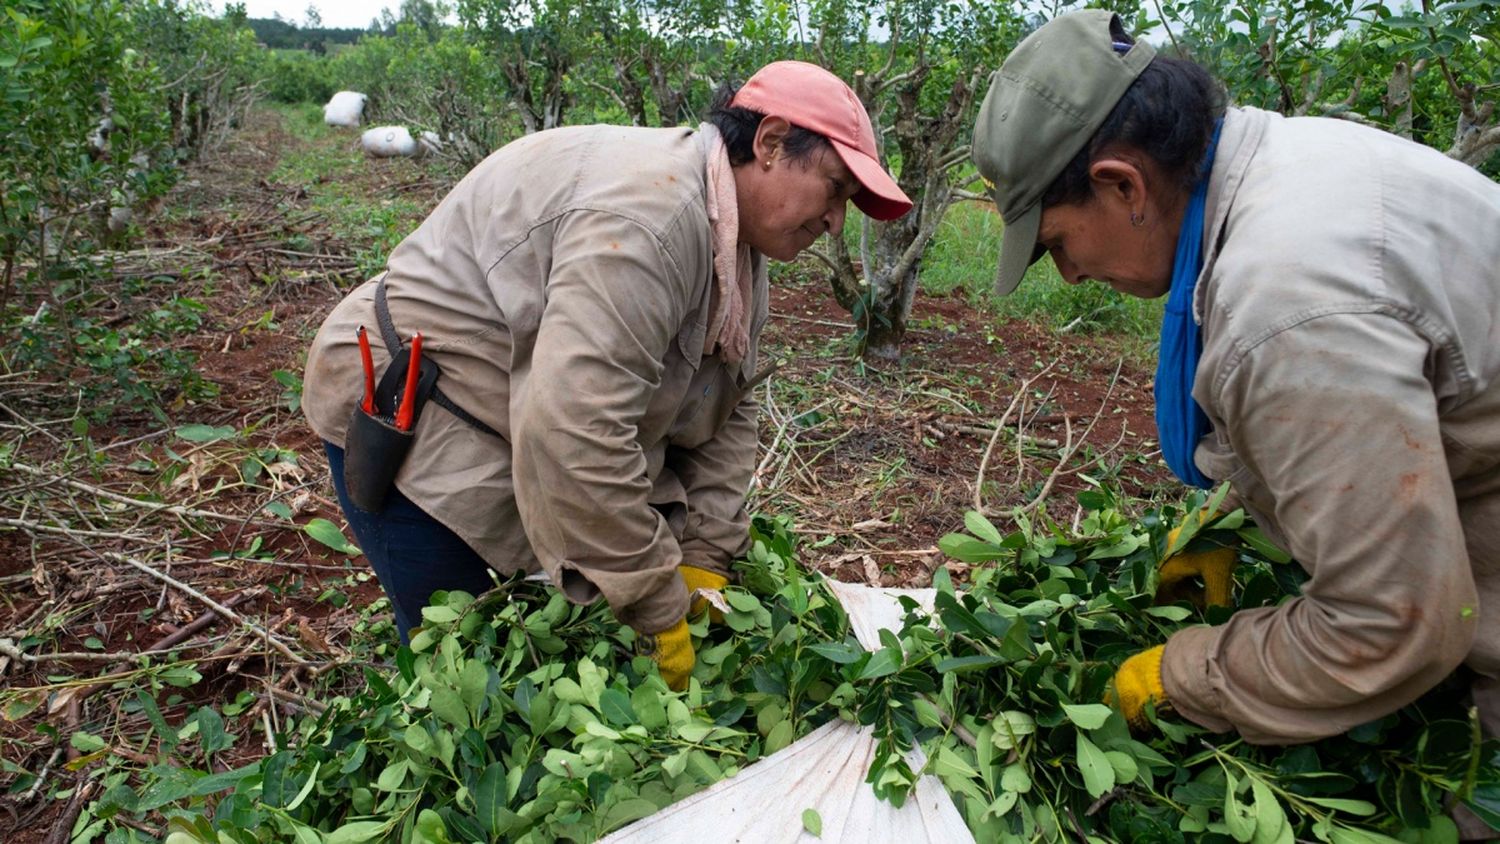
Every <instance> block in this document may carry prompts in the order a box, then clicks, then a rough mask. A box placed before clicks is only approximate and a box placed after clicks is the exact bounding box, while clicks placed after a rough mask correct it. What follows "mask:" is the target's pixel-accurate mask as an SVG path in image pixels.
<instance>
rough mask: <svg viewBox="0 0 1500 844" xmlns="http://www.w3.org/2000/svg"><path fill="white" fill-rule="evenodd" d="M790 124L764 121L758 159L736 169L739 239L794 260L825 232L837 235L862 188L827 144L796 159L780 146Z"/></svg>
mask: <svg viewBox="0 0 1500 844" xmlns="http://www.w3.org/2000/svg"><path fill="white" fill-rule="evenodd" d="M790 128H791V125H790V124H788V123H787V122H786V121H785V120H782V119H781V118H777V117H767V118H766V119H765V120H762V121H761V127H760V131H759V132H758V133H757V135H756V141H755V151H756V160H755V161H750V162H747V163H745V164H742V165H740V166H739V167H736V168H735V191H736V194H737V198H738V203H739V212H740V235H739V239H740V242H741V243H744V244H746V245H747V246H749V247H751V248H752V249H755V250H756V251H758V252H760V253H761V254H763V255H765V256H766V257H768V258H775V259H776V260H778V261H791V260H795V259H796V257H797V255H798V254H799V253H801V252H802V250H804V249H806V248H807V247H809V246H811V245H812V244H813V241H815V240H817V239H818V236H819V235H821V234H823V233H824V232H829V233H830V234H832V235H833V236H835V237H837V236H838V234H839V233H840V232H841V231H843V229H844V214H845V212H846V210H847V208H848V204H849V200H850V199H851V198H853V196H854V195H855V194H856V193H858V192H859V190H860V184H859V182H858V181H856V180H855V178H854V174H853V173H850V172H849V168H848V167H847V166H845V164H844V162H843V160H842V159H840V158H839V156H838V153H836V152H834V151H833V147H831V146H828V145H827V144H821V145H819V146H818V147H817V148H815V149H814V150H813V151H812V152H811V153H810V154H809V155H808V156H807V157H805V158H803V159H800V160H793V159H792V158H790V157H788V156H787V155H786V154H784V153H783V152H782V147H781V144H782V142H783V141H784V140H785V138H786V132H787V131H788V130H790ZM768 161H769V162H770V165H771V166H770V167H767V166H766V162H768Z"/></svg>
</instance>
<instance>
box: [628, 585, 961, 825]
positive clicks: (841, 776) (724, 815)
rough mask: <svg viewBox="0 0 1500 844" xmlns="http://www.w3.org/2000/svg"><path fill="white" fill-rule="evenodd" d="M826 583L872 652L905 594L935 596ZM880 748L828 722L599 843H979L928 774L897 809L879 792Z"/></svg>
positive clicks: (854, 730)
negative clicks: (811, 824)
mask: <svg viewBox="0 0 1500 844" xmlns="http://www.w3.org/2000/svg"><path fill="white" fill-rule="evenodd" d="M828 585H829V586H830V587H831V588H832V589H833V593H834V595H835V596H836V597H837V598H838V600H839V603H841V604H843V605H844V609H845V610H847V611H848V613H849V626H850V628H851V629H852V630H853V631H854V635H855V638H857V639H859V642H860V644H862V645H864V646H865V648H867V649H869V650H875V649H877V648H879V647H881V643H880V630H881V629H882V628H884V629H887V630H891V631H896V630H900V629H901V622H902V619H903V618H904V616H905V615H906V611H905V610H904V609H902V607H901V603H900V599H901V598H903V597H905V598H911V599H913V600H915V601H916V602H917V604H918V605H919V606H921V607H923V608H925V609H927V610H928V611H929V612H930V611H931V609H932V604H933V601H934V599H935V598H936V597H937V590H935V589H878V588H872V587H869V586H863V585H861V584H857V583H840V582H838V581H829V583H828ZM876 744H877V742H876V739H875V731H874V730H873V729H872V728H870V727H861V726H858V725H855V724H850V723H846V722H843V721H831V722H829V723H827V724H824V725H823V726H821V727H819V728H818V729H816V730H813V731H812V732H810V733H808V734H807V735H805V736H803V737H802V738H800V739H798V740H797V741H794V742H792V743H791V744H790V745H787V746H786V747H784V748H782V749H781V750H779V751H777V752H775V753H773V754H771V755H770V756H767V757H765V758H763V759H761V760H760V761H758V762H756V763H754V764H752V765H749V766H747V767H746V768H745V769H744V770H742V771H740V772H739V773H738V774H736V775H735V776H733V777H731V778H730V779H727V780H721V781H719V782H718V783H715V784H714V785H712V786H710V787H709V788H707V789H706V790H704V791H700V792H698V793H697V794H694V795H692V796H691V797H688V798H687V799H685V800H682V801H680V802H677V803H674V804H672V805H670V806H668V807H666V808H665V809H662V810H661V811H660V812H657V813H656V814H654V815H651V816H649V817H646V818H643V819H641V820H638V821H636V822H635V823H633V824H631V825H629V826H627V827H625V828H624V829H621V830H619V831H617V832H614V833H612V834H610V835H608V836H605V837H604V838H603V839H601V840H600V842H599V844H698V842H702V841H707V840H712V841H725V842H736V843H737V844H759V843H760V842H763V841H776V842H782V841H785V842H812V841H819V840H821V841H823V842H825V844H826V842H840V844H973V842H974V835H973V833H971V832H969V827H968V826H967V825H966V824H965V823H964V819H963V816H962V815H961V814H959V811H958V807H957V806H955V805H954V804H953V798H952V797H950V796H949V794H948V792H947V791H946V790H945V789H944V788H943V784H942V782H941V781H940V780H938V778H937V777H935V776H933V775H931V774H928V775H925V776H923V777H922V778H921V779H920V780H918V781H917V786H916V788H915V789H913V790H912V793H911V795H910V796H909V797H908V798H907V800H906V803H905V804H904V805H902V806H901V807H900V808H899V809H898V808H896V807H895V806H892V805H891V804H890V803H886V802H884V801H883V800H881V799H880V798H878V797H876V796H875V791H874V789H872V788H871V787H870V785H869V783H867V782H865V776H866V774H868V772H869V770H870V763H871V762H872V761H873V760H874V756H875V748H876ZM906 759H907V763H908V764H909V765H911V767H912V769H913V770H921V769H922V767H923V765H925V764H926V761H927V760H926V757H925V756H924V755H923V754H922V751H921V749H920V748H914V749H912V751H911V752H910V753H908V754H907V756H906ZM808 809H811V810H813V811H814V812H816V813H817V816H818V825H819V827H821V829H820V830H819V833H818V834H813V833H810V832H808V831H807V830H806V827H805V824H806V820H805V817H804V812H805V811H806V810H808ZM705 830H711V831H712V832H711V833H708V834H705V832H704V831H705Z"/></svg>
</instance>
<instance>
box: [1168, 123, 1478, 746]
mask: <svg viewBox="0 0 1500 844" xmlns="http://www.w3.org/2000/svg"><path fill="white" fill-rule="evenodd" d="M1206 220H1207V223H1206V225H1207V226H1208V229H1207V232H1206V233H1207V237H1206V238H1205V241H1204V242H1205V244H1207V248H1208V254H1207V256H1206V261H1205V265H1204V269H1203V274H1202V275H1201V276H1200V277H1199V282H1198V286H1197V291H1196V301H1195V316H1196V317H1197V319H1198V320H1199V321H1200V323H1201V325H1202V327H1203V356H1202V359H1201V362H1200V364H1199V367H1198V373H1197V380H1196V382H1195V385H1194V389H1193V396H1194V398H1196V399H1197V400H1198V403H1199V404H1200V405H1202V407H1203V409H1204V410H1205V411H1206V412H1207V414H1208V417H1209V419H1210V420H1211V421H1212V423H1213V426H1214V432H1213V433H1212V434H1211V435H1210V436H1209V437H1206V438H1205V439H1204V440H1203V442H1202V443H1200V445H1199V447H1198V450H1197V453H1196V460H1197V463H1198V466H1199V468H1200V469H1202V470H1203V472H1204V473H1205V474H1207V475H1208V476H1209V477H1211V478H1215V479H1217V480H1220V481H1222V480H1226V479H1227V480H1229V481H1230V482H1231V484H1232V485H1233V490H1234V492H1235V494H1236V495H1237V496H1238V498H1239V499H1240V501H1241V502H1242V503H1243V504H1244V505H1245V506H1246V508H1247V510H1248V511H1249V512H1250V513H1251V514H1252V515H1253V516H1254V517H1255V519H1256V520H1257V522H1258V523H1259V524H1260V525H1261V526H1262V527H1263V528H1264V529H1265V530H1266V531H1267V533H1268V534H1269V535H1270V536H1271V537H1272V539H1273V540H1275V541H1276V542H1277V543H1278V544H1280V545H1281V546H1282V547H1283V548H1284V549H1285V550H1286V551H1288V552H1290V553H1291V554H1292V556H1293V557H1295V558H1296V560H1297V561H1298V562H1299V563H1300V564H1301V565H1302V566H1303V568H1305V569H1306V570H1307V572H1308V573H1309V574H1310V575H1311V579H1310V580H1309V581H1308V582H1307V583H1306V584H1305V585H1304V587H1303V590H1302V596H1301V597H1299V598H1296V599H1293V600H1290V601H1287V602H1285V603H1283V604H1282V605H1281V606H1279V607H1275V608H1264V609H1249V610H1243V611H1240V612H1238V613H1236V614H1235V615H1234V617H1233V619H1231V620H1230V621H1229V622H1228V623H1226V624H1223V625H1221V626H1218V627H1201V628H1191V629H1188V630H1184V631H1180V632H1178V633H1177V634H1176V635H1174V636H1173V637H1172V638H1171V640H1170V641H1169V642H1168V643H1167V647H1166V652H1165V658H1164V660H1163V664H1162V668H1163V670H1162V674H1163V681H1164V684H1165V687H1166V692H1167V696H1168V697H1169V698H1170V699H1171V701H1172V703H1173V704H1174V706H1175V707H1176V709H1177V710H1178V711H1179V712H1181V713H1182V714H1183V715H1185V716H1186V717H1188V718H1190V719H1191V720H1193V721H1196V722H1198V723H1200V724H1203V725H1205V726H1208V727H1211V728H1213V729H1218V730H1227V729H1230V728H1233V729H1235V730H1238V731H1239V732H1240V734H1241V735H1243V736H1244V737H1245V738H1246V739H1247V740H1249V741H1251V742H1256V743H1290V742H1298V741H1306V740H1312V739H1316V738H1320V737H1324V736H1328V735H1333V734H1336V733H1339V732H1342V731H1344V730H1347V729H1349V728H1350V727H1353V726H1356V725H1358V724H1361V723H1364V722H1367V721H1370V720H1373V719H1375V718H1378V717H1381V716H1383V715H1386V714H1388V713H1390V712H1393V711H1395V710H1396V709H1398V708H1399V707H1401V706H1403V705H1405V704H1407V703H1409V702H1410V701H1412V700H1414V699H1415V698H1417V697H1418V696H1419V695H1421V694H1422V693H1423V692H1425V691H1427V690H1428V689H1430V688H1431V687H1432V686H1433V685H1435V684H1436V683H1437V682H1438V681H1439V680H1441V679H1442V678H1443V677H1444V676H1446V675H1447V674H1448V673H1449V672H1451V671H1452V670H1453V669H1454V668H1456V667H1457V666H1458V665H1460V664H1461V663H1465V662H1466V663H1467V664H1468V665H1469V666H1470V667H1471V668H1472V669H1473V670H1474V671H1475V672H1477V674H1478V676H1479V680H1478V681H1477V682H1476V684H1475V686H1474V692H1475V697H1476V700H1477V702H1478V704H1479V707H1480V712H1481V717H1482V719H1483V721H1484V724H1485V726H1486V728H1487V730H1488V731H1489V733H1490V734H1491V735H1500V685H1497V677H1500V185H1496V184H1495V183H1493V182H1491V181H1489V180H1488V179H1486V178H1485V177H1484V176H1482V175H1480V174H1479V173H1478V172H1476V171H1475V170H1473V169H1472V168H1469V167H1466V166H1464V165H1462V164H1460V163H1458V162H1456V161H1453V160H1451V159H1448V158H1446V157H1444V156H1443V155H1442V154H1440V153H1438V152H1436V151H1434V150H1431V149H1428V148H1426V147H1423V146H1419V145H1417V144H1415V143H1412V142H1410V141H1406V140H1402V139H1400V138H1397V137H1395V136H1393V135H1390V134H1387V133H1384V132H1381V131H1378V130H1375V129H1370V128H1366V127H1362V126H1358V125H1355V124H1352V123H1347V122H1342V121H1339V120H1333V119H1324V118H1293V119H1287V118H1284V117H1281V116H1279V115H1276V114H1272V113H1269V112H1264V111H1259V110H1256V109H1231V110H1230V111H1229V113H1228V115H1227V116H1226V118H1225V121H1224V128H1223V137H1222V140H1221V141H1220V145H1219V150H1218V156H1217V159H1216V161H1215V164H1214V169H1213V174H1212V176H1211V178H1210V182H1209V198H1208V208H1207V217H1206Z"/></svg>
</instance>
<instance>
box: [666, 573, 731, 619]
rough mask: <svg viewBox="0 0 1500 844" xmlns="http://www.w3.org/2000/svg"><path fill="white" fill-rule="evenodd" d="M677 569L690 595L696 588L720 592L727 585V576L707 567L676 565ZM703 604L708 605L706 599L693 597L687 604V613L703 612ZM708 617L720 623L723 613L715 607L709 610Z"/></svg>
mask: <svg viewBox="0 0 1500 844" xmlns="http://www.w3.org/2000/svg"><path fill="white" fill-rule="evenodd" d="M677 570H678V571H679V572H681V573H682V582H683V583H685V584H687V591H688V595H690V596H691V595H692V594H693V592H694V590H697V589H712V590H714V591H715V592H722V591H724V587H725V586H728V585H729V578H727V577H725V576H724V575H722V574H719V573H718V572H712V571H709V570H708V569H700V568H698V567H697V566H678V567H677ZM705 606H708V599H706V598H694V599H693V603H692V604H690V605H689V606H688V614H689V615H697V614H698V613H700V612H703V608H704V607H705ZM708 617H709V618H711V619H713V620H714V621H716V622H720V623H722V622H723V621H724V613H722V612H719V611H718V610H717V609H713V610H710V611H709V614H708Z"/></svg>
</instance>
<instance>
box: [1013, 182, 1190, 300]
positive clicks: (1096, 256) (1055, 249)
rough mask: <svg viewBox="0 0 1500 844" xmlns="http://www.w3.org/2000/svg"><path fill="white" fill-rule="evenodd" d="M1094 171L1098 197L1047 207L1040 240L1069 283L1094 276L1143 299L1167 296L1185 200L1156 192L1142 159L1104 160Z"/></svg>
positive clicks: (1039, 231) (1094, 278) (1094, 184)
mask: <svg viewBox="0 0 1500 844" xmlns="http://www.w3.org/2000/svg"><path fill="white" fill-rule="evenodd" d="M1089 172H1090V179H1091V183H1092V185H1093V188H1094V195H1093V197H1091V198H1089V199H1086V200H1084V201H1082V202H1079V203H1075V204H1063V205H1054V206H1052V207H1050V208H1045V209H1043V210H1042V221H1041V225H1040V227H1039V228H1038V229H1037V243H1039V244H1040V245H1041V246H1042V247H1043V248H1045V249H1046V250H1047V252H1049V253H1050V254H1051V255H1052V262H1053V263H1054V264H1056V265H1057V272H1058V273H1059V274H1060V275H1061V276H1062V277H1063V280H1064V281H1066V282H1068V283H1069V284H1081V283H1082V282H1084V281H1088V280H1090V279H1092V280H1094V281H1099V282H1103V283H1104V284H1108V285H1109V286H1110V287H1113V288H1114V289H1115V290H1118V291H1120V292H1121V293H1128V294H1130V295H1131V296H1139V297H1141V298H1143V299H1154V298H1156V297H1157V296H1161V295H1163V294H1164V293H1166V292H1167V290H1168V289H1169V288H1170V287H1171V284H1172V263H1173V258H1174V256H1175V254H1176V251H1177V230H1178V228H1179V227H1180V226H1181V223H1182V214H1183V211H1184V203H1183V202H1182V201H1181V199H1182V198H1181V197H1178V196H1175V195H1174V196H1172V197H1170V198H1169V199H1168V200H1167V201H1166V202H1163V201H1162V200H1161V198H1160V197H1159V196H1153V195H1151V193H1150V192H1149V191H1148V190H1147V185H1148V184H1151V183H1153V181H1152V180H1148V179H1147V178H1146V177H1145V175H1144V170H1143V167H1142V166H1141V164H1140V162H1139V161H1124V160H1120V159H1101V160H1099V161H1095V162H1094V164H1093V165H1091V166H1090V168H1089ZM1154 183H1156V184H1161V181H1160V180H1159V179H1158V180H1154ZM1137 221H1138V222H1137Z"/></svg>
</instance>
